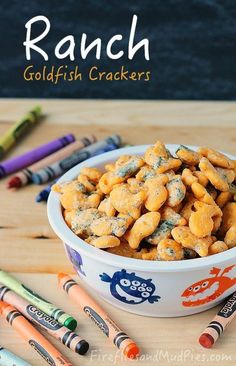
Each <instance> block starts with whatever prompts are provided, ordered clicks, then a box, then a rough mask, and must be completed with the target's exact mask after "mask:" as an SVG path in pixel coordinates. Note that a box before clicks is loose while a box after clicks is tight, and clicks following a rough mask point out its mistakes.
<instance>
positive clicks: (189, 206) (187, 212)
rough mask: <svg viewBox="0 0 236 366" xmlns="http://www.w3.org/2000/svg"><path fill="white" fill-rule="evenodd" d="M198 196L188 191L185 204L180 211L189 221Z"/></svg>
mask: <svg viewBox="0 0 236 366" xmlns="http://www.w3.org/2000/svg"><path fill="white" fill-rule="evenodd" d="M196 200H197V199H196V198H195V197H194V196H193V195H192V194H190V193H187V194H186V197H185V200H184V206H183V208H182V210H181V211H180V215H181V216H182V217H183V218H185V220H186V221H187V222H188V221H189V218H190V216H191V214H192V212H193V208H194V203H195V202H196Z"/></svg>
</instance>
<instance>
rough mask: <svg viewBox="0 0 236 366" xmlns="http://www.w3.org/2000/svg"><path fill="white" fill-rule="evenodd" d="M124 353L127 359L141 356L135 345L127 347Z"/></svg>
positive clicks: (131, 344)
mask: <svg viewBox="0 0 236 366" xmlns="http://www.w3.org/2000/svg"><path fill="white" fill-rule="evenodd" d="M123 353H124V355H125V356H126V357H128V358H131V359H135V358H136V357H138V355H139V354H140V350H139V348H138V346H137V345H136V344H135V343H130V344H128V346H127V347H125V349H124V352H123Z"/></svg>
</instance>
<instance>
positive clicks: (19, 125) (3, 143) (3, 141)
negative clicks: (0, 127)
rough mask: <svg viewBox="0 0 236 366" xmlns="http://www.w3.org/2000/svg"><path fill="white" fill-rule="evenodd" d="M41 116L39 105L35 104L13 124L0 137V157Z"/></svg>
mask: <svg viewBox="0 0 236 366" xmlns="http://www.w3.org/2000/svg"><path fill="white" fill-rule="evenodd" d="M41 116H42V110H41V107H39V106H36V107H35V108H34V109H32V110H31V111H30V112H29V113H28V114H27V115H26V116H25V117H23V118H22V119H21V120H20V121H18V122H16V123H14V124H13V126H12V127H10V128H9V129H8V130H7V131H6V132H5V134H4V135H3V136H2V137H1V138H0V159H1V158H2V157H3V156H4V154H5V152H6V151H8V150H9V149H10V148H11V147H12V146H13V145H14V144H15V143H16V141H17V140H18V139H19V138H20V137H22V136H23V135H24V134H25V133H26V132H27V131H28V130H29V129H30V127H31V126H33V125H35V124H36V123H37V122H38V120H39V118H40V117H41Z"/></svg>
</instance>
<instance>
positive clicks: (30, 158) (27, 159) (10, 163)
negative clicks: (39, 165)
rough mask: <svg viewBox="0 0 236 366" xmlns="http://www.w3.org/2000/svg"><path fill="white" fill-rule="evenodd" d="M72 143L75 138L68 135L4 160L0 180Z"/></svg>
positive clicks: (0, 167)
mask: <svg viewBox="0 0 236 366" xmlns="http://www.w3.org/2000/svg"><path fill="white" fill-rule="evenodd" d="M74 141H75V136H74V135H72V134H71V133H70V134H68V135H65V136H62V137H60V138H57V139H55V140H52V141H50V142H48V143H47V144H43V145H40V146H38V147H36V148H35V149H33V150H31V151H28V152H27V153H25V154H22V155H19V156H17V157H15V158H12V159H8V160H5V161H4V162H2V163H1V164H0V178H2V177H5V176H6V175H9V174H11V173H14V172H16V171H18V170H21V169H23V168H25V167H27V166H29V165H31V164H34V163H36V162H37V161H39V160H41V159H43V158H45V157H46V156H48V155H50V154H52V153H54V152H55V151H58V150H60V149H62V148H63V147H64V146H67V145H69V144H70V143H72V142H74Z"/></svg>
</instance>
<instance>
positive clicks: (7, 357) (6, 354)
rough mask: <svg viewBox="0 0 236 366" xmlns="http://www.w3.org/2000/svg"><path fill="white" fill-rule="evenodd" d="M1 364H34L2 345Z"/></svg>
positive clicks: (6, 365)
mask: <svg viewBox="0 0 236 366" xmlns="http://www.w3.org/2000/svg"><path fill="white" fill-rule="evenodd" d="M0 365H3V366H32V365H31V364H29V363H28V362H26V361H24V360H23V359H22V358H20V357H18V356H16V355H14V354H13V353H11V352H10V351H8V350H7V349H5V348H3V347H1V346H0Z"/></svg>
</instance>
